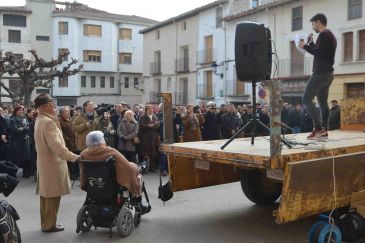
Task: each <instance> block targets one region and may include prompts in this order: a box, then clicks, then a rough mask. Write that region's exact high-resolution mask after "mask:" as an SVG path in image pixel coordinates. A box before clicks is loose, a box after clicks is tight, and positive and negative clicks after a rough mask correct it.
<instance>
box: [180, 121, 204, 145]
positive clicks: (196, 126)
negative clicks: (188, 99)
mask: <svg viewBox="0 0 365 243" xmlns="http://www.w3.org/2000/svg"><path fill="white" fill-rule="evenodd" d="M195 116H196V118H191V117H190V115H185V116H183V118H182V123H183V126H184V134H183V141H184V142H195V141H201V140H202V136H201V132H200V123H201V122H203V120H202V118H201V117H203V116H198V115H195ZM199 118H200V119H199ZM203 118H204V117H203Z"/></svg>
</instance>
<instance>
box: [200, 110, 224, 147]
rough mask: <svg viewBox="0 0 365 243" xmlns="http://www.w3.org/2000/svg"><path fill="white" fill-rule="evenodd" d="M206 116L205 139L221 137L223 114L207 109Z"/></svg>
mask: <svg viewBox="0 0 365 243" xmlns="http://www.w3.org/2000/svg"><path fill="white" fill-rule="evenodd" d="M204 117H205V123H204V127H203V140H217V139H220V126H221V122H222V119H221V116H220V115H219V114H218V113H214V112H211V111H207V112H206V113H205V114H204Z"/></svg>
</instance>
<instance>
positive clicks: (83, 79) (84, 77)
mask: <svg viewBox="0 0 365 243" xmlns="http://www.w3.org/2000/svg"><path fill="white" fill-rule="evenodd" d="M81 88H86V76H81Z"/></svg>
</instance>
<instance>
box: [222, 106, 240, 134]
mask: <svg viewBox="0 0 365 243" xmlns="http://www.w3.org/2000/svg"><path fill="white" fill-rule="evenodd" d="M241 124H242V123H241V120H240V119H239V118H238V116H237V115H236V114H235V113H229V112H227V113H226V114H224V115H223V116H222V136H223V138H230V137H232V135H233V132H234V133H235V132H237V131H238V129H239V128H240V127H241Z"/></svg>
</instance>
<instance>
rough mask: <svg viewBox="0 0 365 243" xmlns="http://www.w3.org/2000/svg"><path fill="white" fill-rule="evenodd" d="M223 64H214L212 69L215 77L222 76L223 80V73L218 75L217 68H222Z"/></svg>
mask: <svg viewBox="0 0 365 243" xmlns="http://www.w3.org/2000/svg"><path fill="white" fill-rule="evenodd" d="M222 65H223V64H220V65H218V64H217V63H216V62H213V63H212V65H211V67H212V70H213V72H214V74H215V75H219V76H221V78H223V73H217V67H219V66H222Z"/></svg>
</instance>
